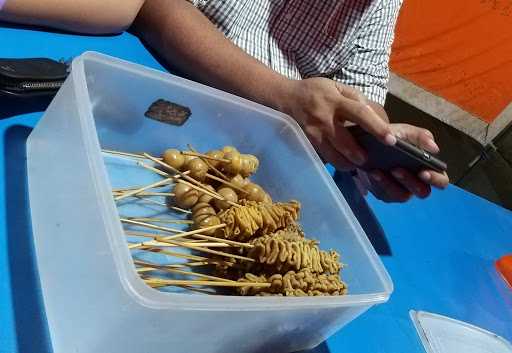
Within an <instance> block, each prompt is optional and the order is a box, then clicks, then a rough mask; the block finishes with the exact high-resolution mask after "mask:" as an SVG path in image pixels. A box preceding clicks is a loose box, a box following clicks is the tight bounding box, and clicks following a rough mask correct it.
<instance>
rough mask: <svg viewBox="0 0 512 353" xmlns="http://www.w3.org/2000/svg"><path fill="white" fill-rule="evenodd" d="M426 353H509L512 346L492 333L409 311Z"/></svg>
mask: <svg viewBox="0 0 512 353" xmlns="http://www.w3.org/2000/svg"><path fill="white" fill-rule="evenodd" d="M409 313H410V315H411V319H412V321H413V323H414V326H415V327H416V330H417V331H418V335H419V336H420V338H421V342H422V343H423V347H424V348H425V351H426V352H427V353H454V352H464V353H512V345H511V344H510V343H509V342H508V341H507V340H505V339H504V338H502V337H500V336H498V335H495V334H494V333H492V332H489V331H487V330H484V329H481V328H479V327H476V326H473V325H470V324H468V323H466V322H463V321H458V320H454V319H451V318H449V317H446V316H441V315H437V314H432V313H428V312H424V311H414V310H411V311H410V312H409Z"/></svg>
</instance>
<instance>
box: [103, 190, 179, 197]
mask: <svg viewBox="0 0 512 353" xmlns="http://www.w3.org/2000/svg"><path fill="white" fill-rule="evenodd" d="M112 193H113V194H117V195H115V196H120V195H122V194H124V192H122V191H121V192H116V191H112ZM137 196H169V197H170V196H175V195H174V193H172V192H152V191H143V192H140V193H138V194H137Z"/></svg>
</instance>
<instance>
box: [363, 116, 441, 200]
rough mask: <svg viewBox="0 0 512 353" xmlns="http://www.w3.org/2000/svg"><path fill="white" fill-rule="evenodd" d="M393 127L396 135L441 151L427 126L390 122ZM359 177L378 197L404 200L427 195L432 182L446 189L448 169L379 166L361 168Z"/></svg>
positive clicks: (435, 151)
mask: <svg viewBox="0 0 512 353" xmlns="http://www.w3.org/2000/svg"><path fill="white" fill-rule="evenodd" d="M391 129H392V131H393V133H394V134H395V136H397V137H399V138H401V139H404V140H406V141H409V142H411V143H413V144H415V145H417V146H419V147H421V148H423V149H424V150H426V151H428V152H431V153H437V152H439V147H438V146H437V144H436V143H435V141H434V137H433V135H432V133H431V132H430V131H428V130H426V129H422V128H418V127H416V126H412V125H408V124H391ZM356 179H357V184H358V186H359V187H360V189H361V190H362V191H363V192H364V191H365V190H370V191H371V192H372V193H373V194H374V195H375V197H377V198H378V199H380V200H382V201H385V202H405V201H407V200H409V199H410V198H411V197H412V196H413V195H415V196H417V197H419V198H425V197H427V196H428V195H430V191H431V189H430V187H431V186H434V187H437V188H440V189H444V188H445V187H446V186H447V185H448V182H449V179H448V176H447V175H446V173H438V172H436V171H433V170H424V171H421V172H420V173H419V174H418V175H414V174H412V173H411V172H409V171H407V170H405V169H403V168H397V169H394V170H392V171H391V173H389V174H388V173H385V172H383V171H380V170H375V171H372V172H370V173H365V172H363V171H361V170H358V174H357V177H356Z"/></svg>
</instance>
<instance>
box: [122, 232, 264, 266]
mask: <svg viewBox="0 0 512 353" xmlns="http://www.w3.org/2000/svg"><path fill="white" fill-rule="evenodd" d="M155 242H162V243H169V244H174V245H177V246H182V247H184V248H188V249H192V250H196V251H199V252H205V253H208V254H213V255H218V256H224V257H228V258H231V259H238V260H243V261H249V262H255V260H254V259H251V258H250V257H245V256H241V255H235V254H231V253H228V252H224V251H219V250H212V249H208V248H203V247H201V246H197V245H185V243H183V242H179V241H173V240H169V239H164V238H155V240H153V241H148V242H142V243H140V244H142V245H141V246H154V245H155ZM128 248H133V247H131V245H129V246H128Z"/></svg>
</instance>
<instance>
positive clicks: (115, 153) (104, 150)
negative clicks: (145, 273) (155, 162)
mask: <svg viewBox="0 0 512 353" xmlns="http://www.w3.org/2000/svg"><path fill="white" fill-rule="evenodd" d="M101 151H102V152H104V153H108V154H113V155H118V156H125V157H132V158H139V159H146V157H144V156H143V155H142V154H139V153H129V152H121V151H113V150H107V149H102V150H101Z"/></svg>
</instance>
